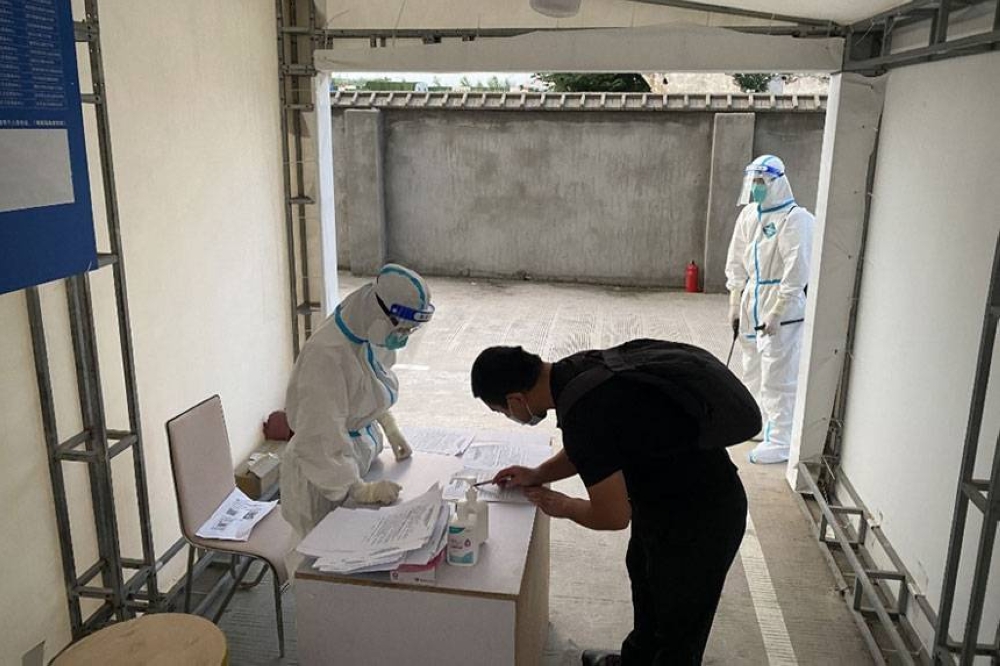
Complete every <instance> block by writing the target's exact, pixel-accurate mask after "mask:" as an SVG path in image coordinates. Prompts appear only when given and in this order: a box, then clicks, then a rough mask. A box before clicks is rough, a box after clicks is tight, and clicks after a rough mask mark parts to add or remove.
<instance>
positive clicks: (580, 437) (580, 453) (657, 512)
mask: <svg viewBox="0 0 1000 666" xmlns="http://www.w3.org/2000/svg"><path fill="white" fill-rule="evenodd" d="M598 362H599V361H598V360H596V357H595V355H594V354H593V353H592V352H581V353H579V354H573V355H571V356H568V357H566V358H564V359H562V360H560V361H556V362H554V363H545V362H543V361H542V359H541V358H539V357H538V356H536V355H535V354H532V353H529V352H527V351H525V350H524V349H522V348H521V347H491V348H489V349H487V350H485V351H483V352H482V353H481V354H480V355H479V357H478V358H477V359H476V362H475V363H474V365H473V367H472V393H473V395H474V396H475V397H477V398H480V399H481V400H482V401H483V402H485V403H486V405H487V406H488V407H489V408H490V409H492V410H493V411H495V412H499V413H502V414H504V415H505V416H507V417H508V418H510V419H512V420H514V421H516V422H518V423H522V424H527V425H535V424H537V423H538V422H539V421H541V420H542V419H543V418H544V417H545V416H546V414H547V413H548V411H549V410H550V409H555V410H556V416H557V418H558V423H557V425H558V427H559V429H560V430H562V433H563V449H562V450H561V451H559V453H557V454H555V455H554V456H553V457H552V458H550V459H549V460H547V461H546V462H544V463H542V464H541V465H539V466H538V467H536V468H527V467H521V466H514V467H508V468H506V469H504V470H501V471H500V472H499V473H498V474H497V475H496V477H495V479H494V480H495V481H496V482H498V483H502V484H504V485H508V486H514V487H521V488H523V489H524V493H525V495H526V496H527V497H528V498H529V499H530V500H531V501H532V502H533V503H534V504H535V505H536V506H538V508H539V509H541V510H542V511H543V512H544V513H546V514H547V515H549V516H552V517H553V518H569V519H570V520H572V521H574V522H576V523H578V524H580V525H583V526H584V527H589V528H591V529H595V530H621V529H625V528H626V527H628V526H629V523H630V522H631V525H632V534H631V538H630V540H629V546H628V554H627V556H626V565H627V568H628V572H629V578H630V580H631V584H632V606H633V610H634V625H633V629H632V631H631V633H629V635H628V637H627V638H626V639H625V641H624V642H623V644H622V650H621V653H620V655H619V654H618V653H593V652H590V651H588V652H585V653H584V663H585V664H602V665H603V664H607V665H611V664H624V665H625V666H640V665H642V666H645V665H647V664H655V665H657V666H665V665H667V664H669V665H670V666H679V665H684V666H687V665H689V664H700V663H701V661H702V655H703V653H704V650H705V644H706V643H707V641H708V635H709V632H710V630H711V628H712V621H713V618H714V617H715V610H716V607H717V606H718V603H719V597H720V596H721V594H722V587H723V584H724V583H725V579H726V572H727V571H728V570H729V567H730V565H731V564H732V561H733V559H734V557H735V556H736V553H737V551H738V549H739V545H740V542H741V541H742V540H743V533H744V530H745V529H746V513H747V502H746V494H745V493H744V490H743V484H742V483H741V482H740V479H739V476H738V475H737V471H736V467H735V466H734V465H733V463H732V462H731V461H730V459H729V455H728V453H726V451H725V450H724V449H709V450H706V449H701V448H698V447H697V446H696V445H695V440H696V439H697V436H698V432H699V429H698V428H699V426H698V423H697V422H696V421H695V420H694V419H692V418H691V417H690V416H688V415H687V414H686V413H685V412H684V411H683V410H682V409H681V408H680V407H679V406H678V405H676V404H675V403H674V402H673V401H672V400H671V399H670V398H669V397H668V396H667V395H666V394H664V393H663V392H662V391H660V390H658V389H657V388H655V387H653V386H650V385H649V384H645V383H640V382H637V381H634V380H630V379H628V378H624V377H612V378H611V379H609V380H607V381H605V382H604V383H602V384H600V385H598V386H596V387H595V388H593V389H591V390H590V391H588V392H586V393H585V394H584V395H583V396H582V397H580V398H579V399H578V400H577V401H576V403H575V406H574V407H573V408H572V409H571V410H570V411H569V413H568V414H562V413H560V412H559V409H557V407H556V405H557V404H558V401H559V396H560V395H561V394H562V392H563V390H564V389H565V388H566V386H567V384H568V383H569V382H570V380H572V379H573V378H574V377H576V376H577V375H579V374H580V373H581V372H584V371H585V370H587V369H589V368H591V367H593V365H594V364H595V363H598ZM574 474H579V475H580V478H581V479H582V480H583V482H584V484H585V485H586V487H587V495H588V498H587V499H580V498H573V497H568V496H566V495H564V494H562V493H559V492H556V491H553V490H550V489H548V488H545V487H543V484H546V483H549V482H552V481H558V480H559V479H565V478H567V477H570V476H572V475H574Z"/></svg>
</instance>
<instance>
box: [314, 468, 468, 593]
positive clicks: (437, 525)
mask: <svg viewBox="0 0 1000 666" xmlns="http://www.w3.org/2000/svg"><path fill="white" fill-rule="evenodd" d="M447 512H448V507H447V505H446V504H444V502H443V501H442V499H441V487H440V486H439V485H438V484H434V486H433V487H432V488H431V489H430V490H428V491H427V492H426V493H424V494H423V495H421V496H420V497H417V498H415V499H413V500H410V501H409V502H404V503H402V504H399V505H397V506H389V507H383V508H381V509H378V510H377V511H372V510H371V509H349V508H346V507H340V508H338V509H336V510H335V511H332V512H331V513H330V514H329V515H327V516H326V518H324V519H323V520H322V521H320V523H319V524H318V525H317V526H316V528H315V529H313V531H312V532H310V533H309V534H308V535H307V536H306V538H305V539H304V540H303V541H302V543H300V544H299V546H298V548H296V550H297V551H298V552H300V553H302V554H303V555H308V556H310V557H315V558H317V559H316V562H315V564H314V566H315V567H316V568H317V569H319V570H321V571H328V572H332V573H343V574H353V573H365V572H373V571H389V570H392V569H395V568H396V567H397V566H399V565H400V564H403V563H408V564H420V563H423V564H426V563H427V562H429V561H430V560H432V559H433V558H434V556H435V555H436V554H437V553H439V552H440V550H441V547H439V545H440V544H441V543H442V539H443V538H447V534H446V533H447V529H446V528H447V524H448V518H447V515H448V514H447ZM432 550H433V552H431V551H432ZM411 560H412V561H411Z"/></svg>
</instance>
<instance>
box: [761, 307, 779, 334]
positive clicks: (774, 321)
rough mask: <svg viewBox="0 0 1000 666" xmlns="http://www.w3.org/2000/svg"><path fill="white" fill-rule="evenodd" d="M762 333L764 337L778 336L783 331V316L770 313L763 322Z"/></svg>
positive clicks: (773, 312)
mask: <svg viewBox="0 0 1000 666" xmlns="http://www.w3.org/2000/svg"><path fill="white" fill-rule="evenodd" d="M762 327H763V328H762V329H761V332H762V333H763V334H764V335H776V334H777V333H778V331H780V330H781V314H780V313H778V312H775V311H773V310H772V311H771V312H768V313H767V315H766V316H765V317H764V321H763V322H762Z"/></svg>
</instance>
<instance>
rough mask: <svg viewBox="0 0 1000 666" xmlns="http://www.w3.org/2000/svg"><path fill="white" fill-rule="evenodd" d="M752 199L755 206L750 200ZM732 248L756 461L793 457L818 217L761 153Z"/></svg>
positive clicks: (731, 277)
mask: <svg viewBox="0 0 1000 666" xmlns="http://www.w3.org/2000/svg"><path fill="white" fill-rule="evenodd" d="M750 198H752V199H753V202H752V203H747V202H748V201H749V199H750ZM740 203H741V204H746V205H744V206H743V209H742V210H741V211H740V214H739V217H738V218H737V220H736V228H735V229H734V230H733V238H732V241H731V242H730V244H729V254H728V257H727V261H726V278H727V280H726V288H727V289H729V303H730V310H729V313H730V314H729V317H730V320H731V321H732V322H735V321H736V320H737V319H738V320H739V333H738V334H739V339H740V347H741V348H742V351H743V381H744V383H745V384H746V385H747V387H748V388H749V389H750V390H751V392H753V393H754V395H755V396H757V398H758V401H759V403H760V408H761V414H762V415H763V417H764V430H763V433H762V435H763V440H762V441H761V442H760V444H759V445H758V446H757V447H756V448H755V449H754V450H753V451H752V452H751V453H750V461H751V462H754V463H780V462H784V461H786V460H788V455H789V449H790V446H791V430H792V413H793V411H794V409H795V391H796V382H797V380H798V371H799V349H800V346H801V341H802V320H803V318H804V315H805V306H806V285H807V284H808V280H809V259H810V251H811V247H812V232H813V224H814V218H813V216H812V214H811V213H809V211H807V210H806V209H804V208H802V207H800V206H798V205H797V204H796V203H795V198H794V197H793V196H792V188H791V185H789V183H788V179H787V178H786V177H785V166H784V164H783V163H782V162H781V160H780V159H778V158H777V157H774V156H773V155H763V156H761V157H758V158H757V159H755V160H754V161H753V162H751V164H750V165H749V166H748V167H747V168H746V174H745V180H744V187H743V193H742V194H741V196H740Z"/></svg>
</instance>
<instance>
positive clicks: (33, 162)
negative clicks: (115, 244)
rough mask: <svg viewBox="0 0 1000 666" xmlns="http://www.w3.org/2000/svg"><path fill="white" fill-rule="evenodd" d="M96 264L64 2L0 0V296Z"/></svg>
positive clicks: (76, 81) (70, 17)
mask: <svg viewBox="0 0 1000 666" xmlns="http://www.w3.org/2000/svg"><path fill="white" fill-rule="evenodd" d="M96 267H97V247H96V243H95V240H94V216H93V211H92V209H91V202H90V182H89V178H88V176H87V153H86V146H85V145H84V135H83V112H82V109H81V108H80V80H79V77H78V75H77V65H76V44H75V41H74V38H73V15H72V11H71V7H70V0H0V294H2V293H5V292H9V291H14V290H16V289H23V288H24V287H29V286H32V285H36V284H41V283H43V282H48V281H50V280H55V279H57V278H62V277H66V276H69V275H74V274H77V273H82V272H84V271H87V270H92V269H94V268H96Z"/></svg>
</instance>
